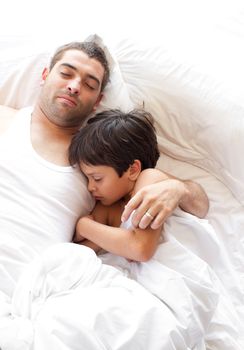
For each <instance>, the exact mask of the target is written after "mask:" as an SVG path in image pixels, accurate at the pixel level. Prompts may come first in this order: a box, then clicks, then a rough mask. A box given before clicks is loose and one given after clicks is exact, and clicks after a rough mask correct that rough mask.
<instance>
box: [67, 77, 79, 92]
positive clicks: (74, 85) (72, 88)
mask: <svg viewBox="0 0 244 350" xmlns="http://www.w3.org/2000/svg"><path fill="white" fill-rule="evenodd" d="M67 88H68V90H69V92H70V93H71V94H73V95H78V94H79V93H80V83H79V82H78V81H76V80H72V81H70V82H69V84H68V87H67Z"/></svg>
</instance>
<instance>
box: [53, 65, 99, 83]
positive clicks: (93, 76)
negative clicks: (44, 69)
mask: <svg viewBox="0 0 244 350" xmlns="http://www.w3.org/2000/svg"><path fill="white" fill-rule="evenodd" d="M60 65H61V66H64V67H68V68H70V69H73V70H75V71H78V69H77V68H76V67H75V66H73V65H72V64H70V63H65V62H64V63H61V64H60ZM87 77H88V78H89V79H93V80H95V81H96V82H97V83H98V85H99V86H100V85H101V82H100V80H99V79H98V78H97V77H95V75H92V74H87Z"/></svg>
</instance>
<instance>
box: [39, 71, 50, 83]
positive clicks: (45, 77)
mask: <svg viewBox="0 0 244 350" xmlns="http://www.w3.org/2000/svg"><path fill="white" fill-rule="evenodd" d="M47 76H48V69H47V68H44V69H43V71H42V81H41V83H40V85H43V84H44V81H45V80H46V79H47Z"/></svg>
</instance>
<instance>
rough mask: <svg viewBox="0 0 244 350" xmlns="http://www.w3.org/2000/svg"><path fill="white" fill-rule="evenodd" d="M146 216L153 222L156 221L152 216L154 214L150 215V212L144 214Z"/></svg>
mask: <svg viewBox="0 0 244 350" xmlns="http://www.w3.org/2000/svg"><path fill="white" fill-rule="evenodd" d="M144 215H146V216H147V217H148V218H150V219H151V220H153V219H154V216H152V214H150V213H149V212H148V211H147V212H146V213H145V214H144Z"/></svg>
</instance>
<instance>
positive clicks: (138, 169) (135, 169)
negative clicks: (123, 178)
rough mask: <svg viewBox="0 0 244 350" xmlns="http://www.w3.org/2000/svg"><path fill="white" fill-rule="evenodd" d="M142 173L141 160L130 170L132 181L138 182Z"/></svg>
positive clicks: (136, 161)
mask: <svg viewBox="0 0 244 350" xmlns="http://www.w3.org/2000/svg"><path fill="white" fill-rule="evenodd" d="M140 173H141V162H140V160H138V159H135V160H134V162H133V164H132V165H131V166H130V169H129V177H130V180H132V181H136V180H137V178H138V176H139V175H140Z"/></svg>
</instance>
